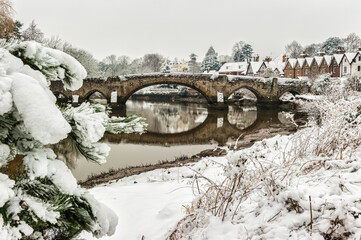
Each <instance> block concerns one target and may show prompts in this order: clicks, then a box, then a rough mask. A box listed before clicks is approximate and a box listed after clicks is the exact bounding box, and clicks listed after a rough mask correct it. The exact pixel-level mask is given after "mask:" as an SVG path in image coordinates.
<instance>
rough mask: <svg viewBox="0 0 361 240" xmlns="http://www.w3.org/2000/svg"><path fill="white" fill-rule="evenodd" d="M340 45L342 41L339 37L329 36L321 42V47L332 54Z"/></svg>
mask: <svg viewBox="0 0 361 240" xmlns="http://www.w3.org/2000/svg"><path fill="white" fill-rule="evenodd" d="M342 46H343V41H342V40H341V39H340V38H339V37H330V38H328V39H327V40H326V41H325V42H324V43H323V44H322V49H323V50H324V51H325V52H326V54H328V55H332V54H335V53H336V52H337V49H338V47H342Z"/></svg>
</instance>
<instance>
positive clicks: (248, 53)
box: [242, 44, 253, 59]
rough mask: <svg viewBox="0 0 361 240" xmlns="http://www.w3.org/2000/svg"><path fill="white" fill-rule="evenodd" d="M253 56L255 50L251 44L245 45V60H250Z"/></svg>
mask: <svg viewBox="0 0 361 240" xmlns="http://www.w3.org/2000/svg"><path fill="white" fill-rule="evenodd" d="M252 54H253V48H252V46H251V45H250V44H245V45H244V46H243V47H242V55H243V56H244V58H245V59H250V58H251V57H252Z"/></svg>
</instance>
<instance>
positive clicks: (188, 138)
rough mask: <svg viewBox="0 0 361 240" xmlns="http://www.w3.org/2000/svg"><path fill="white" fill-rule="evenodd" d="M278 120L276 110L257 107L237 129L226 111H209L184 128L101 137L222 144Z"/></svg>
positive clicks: (124, 140) (157, 142)
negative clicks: (196, 123) (205, 115)
mask: <svg viewBox="0 0 361 240" xmlns="http://www.w3.org/2000/svg"><path fill="white" fill-rule="evenodd" d="M280 124H281V122H280V120H279V119H278V114H277V112H276V111H269V110H261V111H257V117H256V118H255V119H254V121H253V122H251V123H249V124H248V125H247V127H245V128H244V129H239V128H237V127H236V126H235V125H232V124H231V123H230V122H229V121H228V116H227V111H209V112H208V116H207V118H206V119H205V121H204V122H203V123H202V124H200V125H198V126H197V127H195V128H193V129H190V130H188V131H185V132H180V133H155V132H147V133H144V134H142V135H139V134H125V133H124V134H108V133H106V134H105V135H104V137H103V139H102V141H106V142H109V143H121V142H122V143H133V144H147V145H163V146H174V145H189V144H192V145H197V144H210V143H211V142H212V141H216V142H217V143H218V144H219V145H225V144H226V143H227V142H228V141H229V140H230V139H233V140H235V139H237V138H238V137H239V136H241V135H242V136H244V135H247V134H249V133H254V132H256V131H257V130H260V129H263V128H267V127H269V126H277V125H280Z"/></svg>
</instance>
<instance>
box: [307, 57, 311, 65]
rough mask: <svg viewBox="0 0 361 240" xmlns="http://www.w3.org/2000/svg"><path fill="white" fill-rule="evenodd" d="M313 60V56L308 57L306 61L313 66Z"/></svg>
mask: <svg viewBox="0 0 361 240" xmlns="http://www.w3.org/2000/svg"><path fill="white" fill-rule="evenodd" d="M312 61H313V57H306V62H307V64H308V66H311V63H312Z"/></svg>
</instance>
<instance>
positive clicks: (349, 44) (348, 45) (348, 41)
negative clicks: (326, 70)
mask: <svg viewBox="0 0 361 240" xmlns="http://www.w3.org/2000/svg"><path fill="white" fill-rule="evenodd" d="M343 42H344V46H345V49H346V51H347V52H356V51H358V49H359V48H360V47H361V38H360V37H359V36H358V35H357V34H356V33H350V34H349V35H347V37H346V38H344V39H343Z"/></svg>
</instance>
